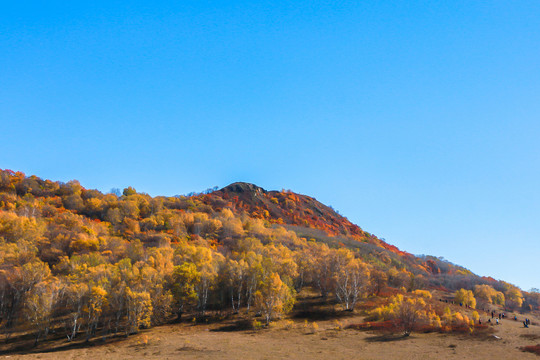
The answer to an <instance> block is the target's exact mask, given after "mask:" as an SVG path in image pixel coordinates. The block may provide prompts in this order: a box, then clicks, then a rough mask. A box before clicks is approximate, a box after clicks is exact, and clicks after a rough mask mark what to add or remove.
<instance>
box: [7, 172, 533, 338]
mask: <svg viewBox="0 0 540 360" xmlns="http://www.w3.org/2000/svg"><path fill="white" fill-rule="evenodd" d="M304 288H309V289H311V290H312V291H316V292H318V293H319V295H320V296H321V298H322V299H323V301H328V302H334V301H335V302H337V303H339V304H341V306H342V308H343V309H344V310H348V311H352V310H353V309H354V308H355V306H356V305H357V303H359V302H360V301H362V300H363V299H366V298H368V297H373V296H381V295H382V296H385V295H384V293H385V291H386V292H387V293H388V294H394V295H395V294H396V292H398V293H399V292H401V293H402V294H404V295H405V298H404V297H403V296H404V295H399V294H398V295H395V296H393V297H390V295H388V302H387V303H386V307H385V306H384V305H383V306H382V307H379V308H378V309H374V310H373V311H374V313H373V314H371V315H372V316H377V317H378V318H379V319H382V320H384V319H385V317H387V318H389V317H391V315H392V314H395V313H396V311H394V310H392V309H397V308H399V307H400V306H401V304H402V303H404V301H412V302H413V303H414V304H416V305H418V306H426V304H425V302H423V300H422V301H420V300H418V299H417V297H423V296H425V294H424V293H422V291H426V290H427V291H430V290H438V291H445V292H454V291H456V290H459V291H461V289H465V290H470V291H471V296H473V295H472V291H474V296H476V298H477V299H478V301H483V302H484V303H486V304H488V303H489V304H492V303H497V304H506V306H507V307H511V308H519V309H523V310H535V309H537V308H538V305H539V297H538V294H537V293H530V294H529V293H524V292H522V291H520V289H518V288H517V287H515V286H513V285H511V284H508V283H506V282H503V281H497V280H494V279H492V278H484V277H479V276H477V275H475V274H472V273H471V272H470V271H468V270H467V269H465V268H463V267H460V266H456V265H454V264H451V263H449V262H447V261H444V260H442V259H439V258H436V257H431V256H422V257H417V256H413V255H411V254H409V253H407V252H404V251H401V250H399V249H397V248H396V247H395V246H392V245H390V244H387V243H386V242H384V241H382V240H381V239H378V238H377V237H376V236H374V235H372V234H369V233H367V232H365V231H363V230H362V229H361V228H360V227H358V226H357V225H355V224H352V223H351V222H350V221H349V220H347V219H346V218H345V217H343V216H341V215H340V214H338V213H337V212H336V211H334V210H333V209H332V208H330V207H328V206H325V205H323V204H321V203H320V202H318V201H317V200H315V199H314V198H312V197H309V196H305V195H300V194H295V193H293V192H291V191H266V190H264V189H262V188H260V187H257V186H255V185H253V184H247V183H234V184H231V185H229V186H227V187H225V188H223V189H219V190H218V189H215V190H214V191H209V192H206V193H202V194H192V195H191V196H175V197H165V196H157V197H151V196H149V195H147V194H143V193H138V192H137V191H136V190H135V189H133V188H131V187H128V188H126V189H124V190H123V193H122V194H113V193H109V194H103V193H101V192H100V191H97V190H91V189H85V188H84V187H82V186H81V185H80V184H79V182H78V181H70V182H68V183H62V182H54V181H51V180H42V179H40V178H38V177H36V176H26V175H25V174H23V173H21V172H13V171H11V170H3V171H0V331H1V333H2V334H4V336H5V337H6V338H9V336H11V335H12V334H13V333H27V332H31V333H33V334H34V335H35V341H36V343H37V342H38V341H40V340H41V339H43V338H46V337H47V336H48V334H49V332H50V331H51V329H52V330H54V331H55V333H58V332H63V333H65V336H66V337H67V340H68V341H72V340H74V339H83V338H84V339H87V340H88V339H91V338H92V337H95V336H103V337H107V336H112V335H114V334H117V333H124V334H131V333H134V332H137V331H138V330H139V329H140V328H143V327H150V326H154V325H159V324H162V323H164V322H170V321H174V320H175V319H176V320H182V319H183V316H184V315H185V314H190V316H194V317H195V318H202V319H204V318H205V317H206V316H209V315H208V314H223V313H238V312H240V311H242V312H245V313H246V314H248V315H249V314H251V315H255V314H260V315H262V316H263V317H264V319H265V320H266V322H267V323H269V322H270V321H272V319H274V318H277V317H279V316H280V315H281V314H284V313H286V312H288V311H290V309H291V308H292V307H293V304H294V303H295V300H296V296H297V294H298V293H299V292H300V291H302V289H304ZM465 290H464V291H465ZM388 291H390V292H388ZM459 294H461V293H459V292H457V293H456V296H458V295H459ZM467 294H468V293H467V292H465V295H463V296H467ZM399 296H401V298H400V297H399ZM459 296H461V295H459ZM407 297H412V299H413V300H411V299H409V300H407V299H408V298H407ZM430 297H431V295H430ZM414 299H416V300H414ZM422 304H423V305H422ZM416 305H415V306H416ZM422 311H423V313H422V314H424V315H423V316H424V317H425V318H426V321H427V322H428V323H429V324H430V325H431V326H436V327H437V326H438V327H442V326H443V325H444V324H442V323H441V321H442V322H444V321H454V320H448V319H447V318H445V317H444V316H445V315H444V314H442V313H441V312H439V313H437V312H436V311H434V310H432V309H431V308H430V309H424V310H422ZM445 319H446V320H445Z"/></svg>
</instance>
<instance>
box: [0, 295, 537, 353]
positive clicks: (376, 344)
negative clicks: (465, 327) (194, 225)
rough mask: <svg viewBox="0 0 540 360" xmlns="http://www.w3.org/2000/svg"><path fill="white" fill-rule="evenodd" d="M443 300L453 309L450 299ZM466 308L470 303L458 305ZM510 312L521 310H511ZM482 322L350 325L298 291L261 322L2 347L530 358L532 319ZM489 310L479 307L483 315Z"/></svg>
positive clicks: (186, 325) (231, 320)
mask: <svg viewBox="0 0 540 360" xmlns="http://www.w3.org/2000/svg"><path fill="white" fill-rule="evenodd" d="M451 307H453V308H456V309H460V307H459V306H458V305H451ZM461 311H463V312H464V313H470V312H472V310H469V309H467V310H463V309H461ZM515 315H517V316H518V319H522V318H524V315H521V314H518V313H516V314H515ZM513 316H514V313H510V314H508V318H507V319H504V320H502V321H501V324H500V325H494V324H488V326H487V329H483V330H481V331H478V332H477V333H473V334H470V333H456V332H452V333H439V332H423V331H415V332H413V333H412V334H411V335H410V336H408V337H404V336H402V335H401V333H400V332H399V331H394V332H390V331H380V330H356V329H355V328H354V326H355V325H356V324H359V323H363V324H365V317H364V316H363V315H362V311H356V312H355V313H347V312H343V311H341V310H340V309H339V307H338V306H334V305H323V304H322V303H320V302H318V301H317V298H316V297H312V296H307V297H303V298H302V299H301V300H300V301H299V302H298V304H297V306H296V307H295V311H294V312H292V313H291V314H290V316H288V317H287V318H283V319H282V320H279V321H276V322H273V323H272V324H271V326H270V327H269V328H262V329H259V330H255V329H252V328H246V327H245V325H246V324H250V321H251V320H250V319H249V318H244V317H242V316H241V315H231V316H229V317H228V318H226V319H225V320H222V321H219V322H211V321H210V322H208V323H202V324H201V323H191V322H189V321H186V322H183V323H180V324H168V325H163V326H159V327H155V328H152V329H148V330H143V331H141V332H140V333H139V334H137V335H134V336H131V337H129V338H124V337H119V338H116V339H109V340H107V341H101V340H100V339H95V340H93V341H92V342H91V343H89V344H84V343H74V344H70V345H68V346H66V343H65V341H64V340H63V339H58V340H57V341H54V340H53V341H50V342H48V343H47V344H43V345H41V346H38V347H36V348H34V347H32V346H29V347H28V349H24V348H21V349H18V350H16V351H14V352H8V353H5V352H4V354H5V358H11V359H66V360H67V359H285V358H287V359H518V358H519V359H537V355H534V354H533V353H530V352H523V348H524V347H525V346H536V345H537V344H538V343H540V326H538V324H539V323H540V318H539V317H538V314H534V315H531V314H527V317H529V319H531V320H532V322H533V325H531V326H530V327H529V328H525V327H524V326H523V324H522V323H521V321H514V320H513ZM488 317H489V315H488V314H486V313H482V315H481V319H482V320H483V322H484V323H485V322H487V319H488ZM0 349H2V350H6V349H7V345H5V344H3V345H0Z"/></svg>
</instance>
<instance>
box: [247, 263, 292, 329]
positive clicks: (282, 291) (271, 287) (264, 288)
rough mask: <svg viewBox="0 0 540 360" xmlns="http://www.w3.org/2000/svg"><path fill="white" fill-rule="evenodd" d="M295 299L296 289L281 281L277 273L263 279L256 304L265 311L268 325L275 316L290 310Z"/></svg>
mask: <svg viewBox="0 0 540 360" xmlns="http://www.w3.org/2000/svg"><path fill="white" fill-rule="evenodd" d="M294 300H295V298H294V290H293V289H291V288H290V287H289V286H288V285H287V284H285V283H284V282H283V281H281V278H280V277H279V275H278V274H277V273H270V274H269V275H268V276H267V277H266V278H265V279H263V281H261V283H260V284H259V290H257V292H256V293H255V306H256V307H257V309H258V310H259V311H260V312H262V313H263V315H264V317H265V319H266V324H267V325H268V324H269V323H270V320H272V319H273V318H274V317H275V316H277V315H279V314H282V313H287V312H289V311H290V310H291V309H292V307H293V305H294Z"/></svg>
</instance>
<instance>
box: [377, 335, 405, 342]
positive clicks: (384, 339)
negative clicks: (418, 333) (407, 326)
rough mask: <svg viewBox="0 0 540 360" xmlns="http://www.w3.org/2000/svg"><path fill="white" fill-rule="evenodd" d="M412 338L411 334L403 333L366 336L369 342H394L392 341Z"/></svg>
mask: <svg viewBox="0 0 540 360" xmlns="http://www.w3.org/2000/svg"><path fill="white" fill-rule="evenodd" d="M407 339H411V336H409V335H403V334H399V335H396V334H383V335H374V336H370V337H367V338H366V341H367V342H392V341H402V340H407Z"/></svg>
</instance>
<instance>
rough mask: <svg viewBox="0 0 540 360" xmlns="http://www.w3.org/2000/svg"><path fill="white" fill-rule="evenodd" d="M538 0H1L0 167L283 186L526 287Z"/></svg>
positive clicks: (535, 240)
mask: <svg viewBox="0 0 540 360" xmlns="http://www.w3.org/2000/svg"><path fill="white" fill-rule="evenodd" d="M539 59H540V3H538V2H537V1H520V2H512V1H489V2H485V1H452V2H449V1H429V2H428V1H422V2H421V1H412V2H397V1H396V2H391V1H366V2H357V1H337V2H336V1H294V2H285V1H283V2H280V1H272V2H270V1H264V2H241V1H212V2H207V1H181V2H177V3H176V4H171V2H159V1H152V2H137V1H131V2H125V1H124V2H120V1H94V2H92V3H91V4H84V5H81V4H76V3H75V2H56V1H49V2H46V3H45V2H32V1H25V2H12V3H9V4H7V3H4V4H2V11H1V12H0V125H1V130H2V131H1V132H0V140H1V141H0V168H9V169H13V170H20V171H23V172H25V173H27V174H36V175H38V176H40V177H42V178H50V179H53V180H61V181H67V180H70V179H74V178H75V179H78V180H80V182H81V183H82V184H83V185H84V186H85V187H88V188H97V189H100V190H102V191H108V190H109V189H111V188H113V187H118V188H123V187H126V186H128V185H131V186H134V187H135V188H136V189H137V190H139V191H142V192H147V193H150V194H152V195H174V194H183V193H188V192H191V191H200V190H204V189H206V188H209V187H212V186H225V185H227V184H229V183H231V182H234V181H247V182H253V183H256V184H258V185H260V186H262V187H264V188H266V189H278V190H279V189H282V188H286V189H292V190H293V191H296V192H300V193H304V194H308V195H311V196H314V197H316V198H317V199H318V200H320V201H322V202H324V203H327V204H330V205H332V206H333V207H335V208H336V209H338V210H339V211H340V212H341V213H342V214H344V215H346V216H347V217H348V218H349V219H350V220H352V221H353V222H355V223H357V224H359V225H360V226H361V227H362V228H363V229H365V230H367V231H369V232H372V233H374V234H376V235H378V236H379V237H383V238H385V239H386V240H387V241H388V242H389V243H392V244H395V245H397V246H398V247H400V248H402V249H404V250H407V251H409V252H413V253H416V254H422V253H425V254H433V255H437V256H444V257H445V258H447V259H449V260H451V261H453V262H456V263H458V264H461V265H464V266H466V267H468V268H470V269H471V270H473V271H474V272H476V273H478V274H480V275H491V276H493V277H495V278H499V279H503V280H507V281H510V282H513V283H516V284H518V285H520V286H521V287H523V288H524V289H529V288H531V287H533V286H534V287H540V280H539V276H538V274H540V265H539V262H538V259H539V258H540V245H539V237H540V222H539V220H538V219H539V215H540V193H539V190H538V184H539V183H540V157H539V155H540V145H539V143H538V139H540V121H539V120H540V66H539V65H538V64H539Z"/></svg>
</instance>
